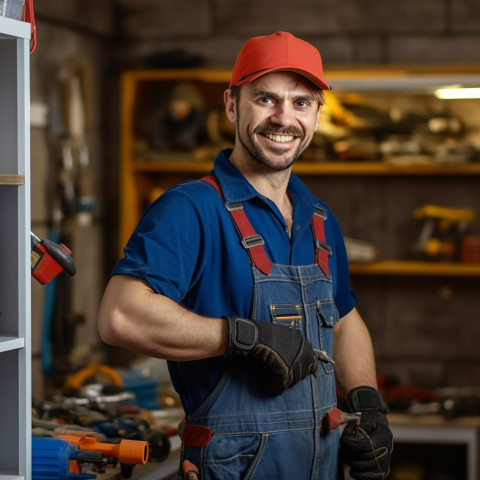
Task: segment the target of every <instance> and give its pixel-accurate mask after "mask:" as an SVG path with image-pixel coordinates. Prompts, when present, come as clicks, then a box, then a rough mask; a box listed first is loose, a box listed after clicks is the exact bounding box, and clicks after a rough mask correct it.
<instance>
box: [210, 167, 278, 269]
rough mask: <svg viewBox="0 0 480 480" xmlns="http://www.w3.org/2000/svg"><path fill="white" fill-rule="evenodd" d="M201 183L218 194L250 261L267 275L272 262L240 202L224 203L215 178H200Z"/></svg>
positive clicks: (211, 176)
mask: <svg viewBox="0 0 480 480" xmlns="http://www.w3.org/2000/svg"><path fill="white" fill-rule="evenodd" d="M201 180H202V181H204V182H207V183H209V184H210V185H212V187H213V188H215V190H216V191H217V192H218V194H219V195H220V197H221V199H222V200H223V203H224V205H225V208H226V209H227V210H228V212H229V213H230V215H231V217H232V219H233V222H234V223H235V225H236V227H237V230H238V231H239V233H240V236H241V237H242V245H243V247H244V248H245V249H246V250H247V252H248V255H249V256H250V260H251V261H252V263H253V264H254V265H255V267H257V268H258V269H259V270H260V271H261V272H262V273H263V274H265V275H268V274H269V273H270V270H271V269H272V262H271V261H270V259H269V258H268V257H267V253H266V252H265V248H264V247H263V245H264V241H263V238H262V237H261V236H260V235H258V234H257V233H256V232H255V230H254V229H253V227H252V224H251V223H250V221H249V220H248V218H247V215H246V214H245V211H244V210H243V205H242V203H241V202H235V203H226V202H225V197H224V196H223V192H222V189H221V187H220V184H219V182H218V179H217V177H215V176H213V175H209V176H206V177H203V178H201Z"/></svg>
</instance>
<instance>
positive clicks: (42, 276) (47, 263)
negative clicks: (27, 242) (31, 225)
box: [30, 232, 76, 285]
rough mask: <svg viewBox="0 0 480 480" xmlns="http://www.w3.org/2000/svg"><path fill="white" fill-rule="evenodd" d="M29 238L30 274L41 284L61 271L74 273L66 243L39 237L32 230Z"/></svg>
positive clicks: (70, 253) (73, 265)
mask: <svg viewBox="0 0 480 480" xmlns="http://www.w3.org/2000/svg"><path fill="white" fill-rule="evenodd" d="M30 239H31V244H32V254H31V264H32V275H33V277H34V278H35V279H36V280H38V281H39V282H40V283H41V284H42V285H45V284H47V283H48V282H50V281H51V280H52V279H53V278H55V277H56V276H57V275H58V274H59V273H60V272H62V271H65V272H67V273H68V274H69V275H75V273H76V269H75V264H74V263H73V260H72V252H71V250H70V249H69V248H68V247H67V246H66V245H64V244H63V243H60V244H58V243H55V242H52V241H51V240H48V239H41V238H39V237H37V236H36V235H35V234H34V233H33V232H30Z"/></svg>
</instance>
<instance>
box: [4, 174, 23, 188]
mask: <svg viewBox="0 0 480 480" xmlns="http://www.w3.org/2000/svg"><path fill="white" fill-rule="evenodd" d="M24 184H25V175H9V174H0V185H24Z"/></svg>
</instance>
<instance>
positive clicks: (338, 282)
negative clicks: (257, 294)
mask: <svg viewBox="0 0 480 480" xmlns="http://www.w3.org/2000/svg"><path fill="white" fill-rule="evenodd" d="M230 153H231V149H226V150H223V151H221V152H220V153H219V155H218V156H217V158H216V159H215V163H214V170H213V171H214V173H215V175H216V177H217V179H218V181H219V182H220V185H221V187H222V190H223V194H224V196H225V200H226V202H227V203H233V202H242V203H243V206H244V209H245V213H246V215H247V217H248V219H249V220H250V222H251V224H252V226H253V228H254V230H255V231H256V232H257V233H258V234H259V235H261V236H262V238H263V239H264V241H265V251H266V253H267V255H268V257H269V258H270V260H271V261H272V262H273V263H278V264H284V265H311V264H313V263H314V243H313V236H312V231H311V219H312V215H313V212H314V205H320V206H321V207H322V208H324V209H326V210H327V219H326V220H325V235H326V241H327V244H328V245H329V246H330V247H331V249H332V255H331V256H330V257H329V269H330V272H331V275H332V280H333V296H334V300H335V304H336V306H337V309H338V312H339V315H340V318H341V317H343V316H344V315H346V314H347V313H348V312H350V311H351V310H352V308H353V307H354V306H355V294H354V292H353V291H352V289H351V288H350V278H349V270H348V261H347V256H346V251H345V245H344V241H343V236H342V232H341V230H340V227H339V225H338V222H337V220H336V219H335V217H334V215H333V213H332V212H331V211H330V210H329V208H328V206H326V205H325V204H324V203H323V202H322V201H320V200H319V199H317V198H315V197H314V196H313V195H312V194H311V193H310V191H309V190H308V189H307V188H306V187H305V185H304V184H303V183H302V182H301V181H300V180H299V179H298V177H297V176H296V175H294V174H292V175H291V178H290V182H289V185H288V190H289V193H290V196H291V200H292V204H293V228H292V233H291V237H289V234H288V228H287V225H286V223H285V220H284V218H283V216H282V214H281V213H280V211H279V210H278V208H277V206H276V205H275V204H274V203H273V202H272V201H271V200H269V199H268V198H266V197H264V196H263V195H260V194H259V193H258V192H257V191H256V190H255V189H254V188H253V187H252V185H251V184H250V183H249V182H248V181H247V180H246V179H245V178H244V177H243V175H242V174H241V173H240V172H239V171H238V170H237V169H236V167H234V166H233V165H232V164H231V163H230V161H229V160H228V157H229V155H230ZM124 253H125V256H124V258H122V259H120V261H119V262H118V264H117V265H116V267H115V269H114V271H113V275H118V274H121V275H130V276H133V277H138V278H141V279H143V280H145V281H146V282H147V283H148V284H149V285H150V286H151V288H152V289H153V290H154V291H155V292H157V293H161V294H163V295H166V296H167V297H169V298H171V299H172V300H174V301H176V302H178V303H180V304H182V305H184V306H185V307H186V308H188V309H191V310H192V311H194V312H196V313H198V314H200V315H206V316H212V317H221V316H222V315H233V314H236V315H239V316H242V317H249V316H250V311H251V307H252V298H253V282H252V273H251V262H250V258H249V256H248V253H247V252H246V250H245V249H244V248H243V246H242V244H241V243H240V238H239V235H238V232H237V230H236V227H235V225H234V223H233V221H232V219H231V217H230V214H229V213H228V212H227V210H226V209H225V207H224V204H223V202H222V200H221V198H220V196H219V194H218V193H217V192H216V190H215V189H214V188H213V187H212V186H211V185H209V184H207V183H205V182H202V181H187V182H183V183H181V184H179V185H177V186H175V187H172V188H171V189H169V190H168V191H167V192H165V193H164V194H163V195H162V196H161V197H159V198H158V199H157V200H156V201H155V202H153V203H152V204H151V205H150V206H149V208H148V209H147V210H146V212H145V213H144V215H143V217H142V219H141V220H140V222H139V224H138V226H137V228H136V229H135V232H134V233H133V235H132V236H131V238H130V240H129V241H128V243H127V246H126V247H125V250H124ZM223 362H224V360H223V358H213V359H206V360H199V361H193V362H169V369H170V374H171V377H172V382H173V384H174V386H175V388H176V390H177V392H178V393H179V394H180V397H181V398H182V402H183V405H184V407H185V410H186V412H187V413H189V412H192V411H193V410H194V409H195V408H196V407H197V406H199V405H200V404H201V403H202V401H203V400H205V398H206V397H207V396H208V394H209V393H210V392H211V391H212V389H213V387H214V386H215V385H216V383H217V381H218V379H219V377H220V375H221V372H222V369H223V366H224V363H223Z"/></svg>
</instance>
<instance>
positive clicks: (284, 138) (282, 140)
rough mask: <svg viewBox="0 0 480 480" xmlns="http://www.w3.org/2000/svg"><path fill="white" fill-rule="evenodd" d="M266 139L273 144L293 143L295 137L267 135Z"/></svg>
mask: <svg viewBox="0 0 480 480" xmlns="http://www.w3.org/2000/svg"><path fill="white" fill-rule="evenodd" d="M266 137H267V138H268V139H270V140H272V141H273V142H279V143H285V142H291V141H292V140H293V139H294V138H295V137H294V136H293V135H273V134H267V135H266Z"/></svg>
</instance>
